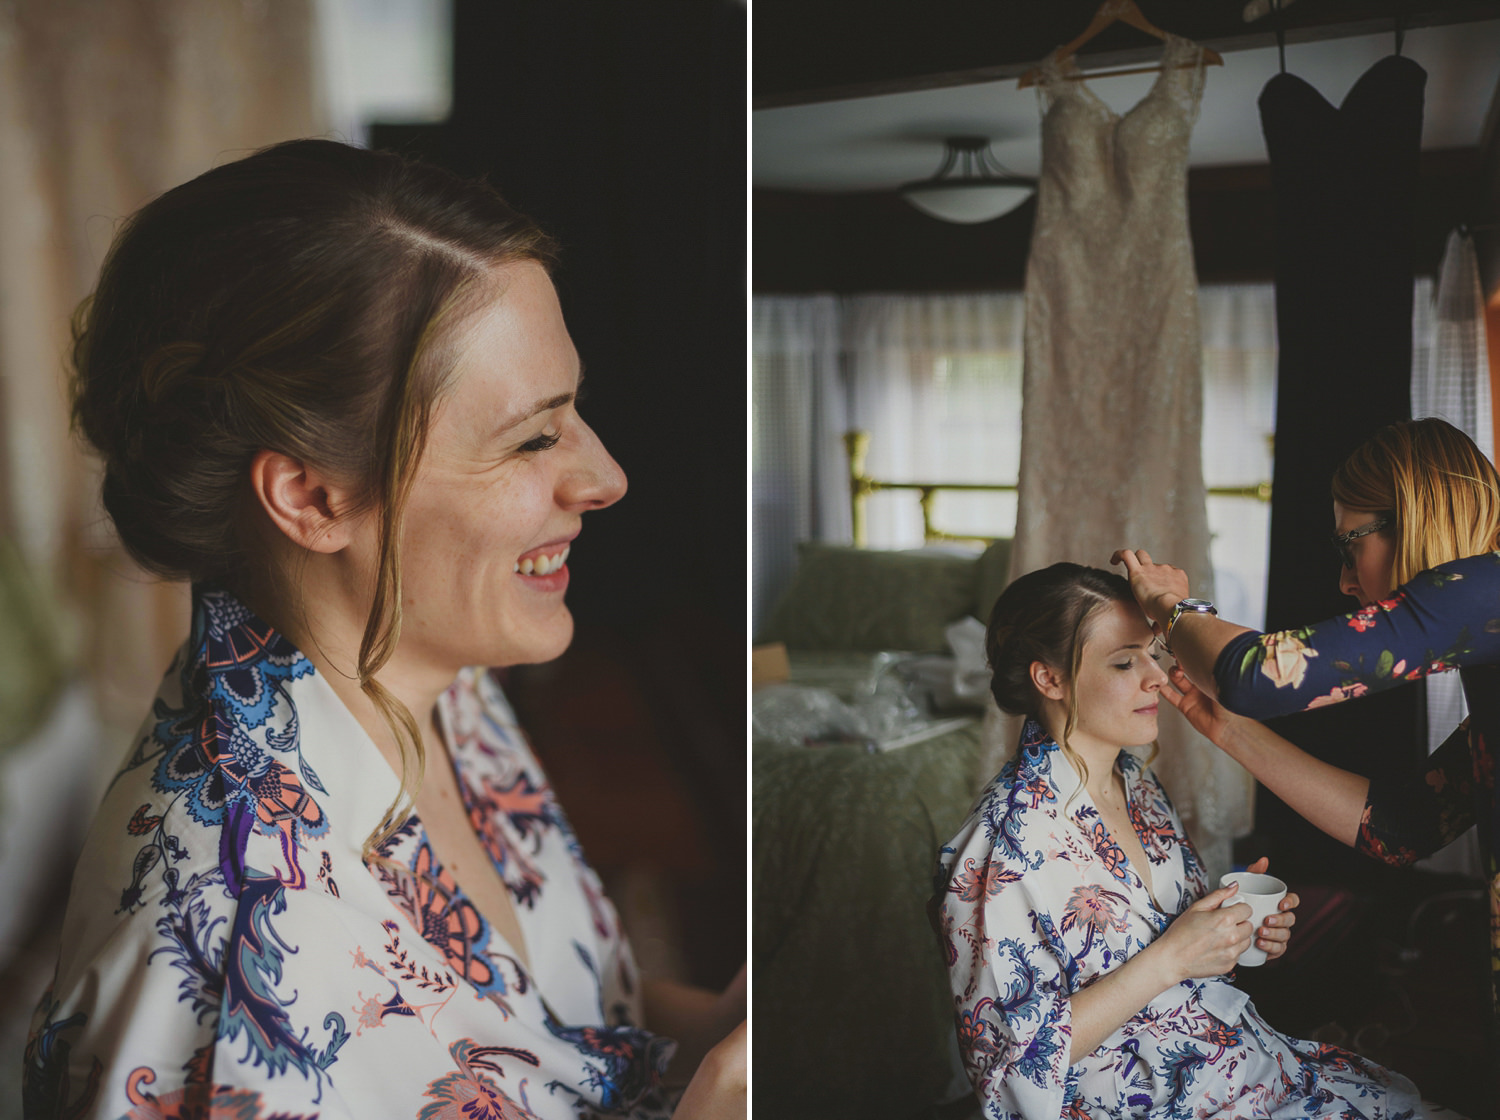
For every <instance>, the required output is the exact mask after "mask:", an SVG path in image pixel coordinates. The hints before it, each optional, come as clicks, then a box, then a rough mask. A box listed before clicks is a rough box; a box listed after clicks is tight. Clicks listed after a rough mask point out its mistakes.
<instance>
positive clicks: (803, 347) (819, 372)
mask: <svg viewBox="0 0 1500 1120" xmlns="http://www.w3.org/2000/svg"><path fill="white" fill-rule="evenodd" d="M752 319H753V325H752V355H753V358H752V363H751V366H752V371H751V400H752V402H753V411H752V413H751V451H750V462H751V466H750V472H751V509H752V518H753V521H754V527H755V531H754V533H753V534H752V538H751V539H752V545H751V633H755V632H757V631H759V629H760V627H761V626H762V624H764V622H765V620H766V618H767V616H768V615H769V614H770V610H771V607H772V606H773V605H775V602H776V597H777V596H778V595H779V594H780V593H781V591H782V590H783V589H784V588H785V587H786V585H787V583H788V582H789V581H790V580H791V576H792V569H793V567H794V565H795V564H796V545H797V542H798V541H803V540H847V539H848V537H849V531H850V530H849V519H850V517H849V481H848V479H849V472H848V468H847V466H846V460H845V455H844V444H843V436H844V432H845V431H846V430H847V429H848V427H849V423H848V407H847V401H846V392H845V386H844V381H843V378H842V376H841V375H840V371H839V365H840V358H839V335H838V324H839V315H838V301H837V299H836V298H835V297H833V296H827V295H820V296H806V297H798V296H786V297H782V296H758V297H756V299H755V301H754V305H753V309H752Z"/></svg>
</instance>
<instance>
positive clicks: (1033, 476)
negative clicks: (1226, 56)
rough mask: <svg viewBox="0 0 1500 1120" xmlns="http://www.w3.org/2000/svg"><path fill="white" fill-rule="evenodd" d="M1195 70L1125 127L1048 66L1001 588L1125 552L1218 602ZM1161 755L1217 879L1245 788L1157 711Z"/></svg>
mask: <svg viewBox="0 0 1500 1120" xmlns="http://www.w3.org/2000/svg"><path fill="white" fill-rule="evenodd" d="M1199 57H1200V51H1199V48H1198V46H1197V45H1196V44H1194V43H1191V42H1188V41H1187V40H1184V39H1179V38H1176V37H1172V38H1169V39H1168V41H1167V45H1166V47H1165V49H1164V52H1163V55H1162V64H1163V69H1162V71H1161V73H1160V75H1159V77H1158V78H1157V80H1156V82H1155V84H1154V85H1153V86H1152V88H1151V91H1150V92H1149V93H1148V94H1146V96H1145V97H1144V98H1142V100H1141V101H1140V102H1139V103H1138V104H1137V105H1136V106H1135V107H1134V108H1132V109H1130V110H1129V111H1128V112H1127V113H1125V114H1124V115H1123V116H1120V115H1116V114H1115V113H1114V112H1112V111H1111V110H1110V109H1109V107H1108V106H1107V105H1105V104H1104V102H1103V101H1101V100H1100V99H1099V98H1098V97H1097V96H1095V94H1094V93H1093V91H1092V90H1090V89H1089V88H1088V86H1087V85H1086V84H1085V83H1084V82H1082V81H1077V80H1073V81H1070V80H1068V78H1067V75H1068V74H1069V73H1070V72H1074V71H1073V69H1072V66H1071V63H1063V64H1061V65H1059V64H1058V63H1056V62H1055V61H1053V60H1049V61H1048V62H1047V63H1046V64H1044V66H1043V70H1042V74H1043V77H1042V80H1041V82H1040V84H1039V86H1038V92H1039V95H1040V99H1041V102H1042V109H1043V117H1042V171H1041V182H1040V185H1039V188H1038V197H1037V215H1036V226H1035V229H1034V232H1033V233H1032V240H1031V256H1030V259H1029V261H1028V263H1027V268H1026V365H1025V375H1024V382H1023V385H1024V388H1023V396H1022V399H1023V402H1024V403H1023V406H1022V422H1021V428H1022V432H1023V436H1022V442H1021V471H1020V487H1019V489H1020V495H1019V506H1018V512H1017V516H1016V537H1015V549H1014V553H1013V558H1012V565H1011V574H1012V575H1013V576H1015V575H1020V574H1021V573H1024V572H1028V571H1031V570H1033V569H1035V568H1040V567H1045V566H1046V565H1048V564H1052V563H1055V562H1056V561H1059V560H1071V561H1074V562H1077V563H1080V564H1090V565H1094V566H1097V567H1108V562H1109V556H1110V553H1111V552H1113V551H1114V550H1115V549H1117V548H1120V547H1123V546H1127V545H1128V546H1130V547H1134V548H1145V549H1147V550H1149V551H1150V552H1151V554H1152V556H1153V557H1155V558H1156V559H1158V560H1161V561H1165V562H1167V563H1171V564H1175V565H1177V566H1178V567H1181V568H1184V569H1186V571H1187V572H1188V575H1189V577H1190V579H1191V586H1192V589H1193V593H1194V594H1195V595H1197V596H1200V597H1203V598H1211V597H1212V595H1213V569H1212V567H1211V565H1210V562H1209V554H1208V544H1209V535H1208V519H1207V513H1206V510H1205V504H1204V487H1203V461H1202V448H1201V432H1202V412H1203V403H1202V395H1203V379H1202V370H1201V365H1202V342H1201V339H1200V336H1199V330H1198V295H1197V292H1198V282H1197V276H1196V274H1195V272H1194V269H1193V253H1192V244H1191V242H1190V240H1189V238H1188V224H1187V157H1188V144H1189V141H1190V138H1191V135H1192V129H1193V123H1194V121H1195V120H1196V118H1197V115H1198V102H1199V98H1200V96H1201V94H1202V90H1203V68H1202V66H1201V64H1195V63H1196V62H1197V60H1198V59H1199ZM999 722H1009V721H992V727H994V728H996V733H997V734H1000V735H1003V736H1004V739H1005V743H1006V745H1007V746H1008V745H1009V744H1013V743H1014V742H1015V734H1014V732H1015V730H1016V728H1015V727H1004V728H1003V730H1001V729H999V727H998V723H999ZM1161 748H1162V749H1161V755H1160V757H1159V758H1158V759H1157V760H1156V762H1155V763H1154V764H1153V768H1154V769H1155V770H1156V771H1157V773H1158V774H1159V775H1160V777H1161V780H1162V782H1163V784H1164V785H1165V786H1166V788H1167V791H1168V793H1169V794H1170V796H1171V797H1172V800H1173V802H1174V803H1175V804H1176V806H1177V809H1178V811H1179V812H1180V813H1181V815H1182V817H1183V819H1184V822H1185V823H1186V825H1187V829H1188V832H1189V834H1190V835H1191V836H1192V838H1193V840H1194V842H1195V843H1196V844H1197V846H1198V849H1199V851H1200V852H1201V853H1202V856H1203V858H1204V861H1205V863H1206V864H1207V867H1208V869H1209V871H1210V872H1211V873H1212V874H1213V875H1214V876H1215V877H1216V876H1217V875H1218V874H1219V873H1220V872H1223V871H1227V870H1228V869H1229V841H1230V837H1231V835H1233V834H1234V833H1236V832H1240V831H1246V830H1248V828H1249V790H1250V785H1251V783H1250V778H1249V775H1248V774H1246V773H1245V771H1244V770H1243V769H1241V768H1240V767H1239V766H1238V764H1236V763H1234V762H1232V761H1231V760H1230V759H1229V758H1228V757H1227V756H1226V755H1224V754H1223V753H1222V752H1221V751H1219V750H1218V749H1217V748H1215V747H1214V746H1212V745H1211V744H1210V743H1208V742H1207V740H1205V739H1203V738H1202V737H1200V736H1198V735H1197V734H1196V733H1194V732H1192V731H1191V730H1190V729H1189V728H1188V727H1187V726H1186V724H1185V723H1184V722H1183V721H1182V720H1181V719H1179V718H1178V717H1177V716H1176V715H1175V714H1171V713H1167V712H1165V711H1163V713H1162V716H1161Z"/></svg>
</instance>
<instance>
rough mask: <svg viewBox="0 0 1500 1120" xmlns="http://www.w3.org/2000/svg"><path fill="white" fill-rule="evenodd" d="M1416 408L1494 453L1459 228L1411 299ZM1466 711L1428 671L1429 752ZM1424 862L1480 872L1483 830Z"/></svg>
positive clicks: (1474, 299) (1481, 333)
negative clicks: (1431, 277) (1431, 276)
mask: <svg viewBox="0 0 1500 1120" xmlns="http://www.w3.org/2000/svg"><path fill="white" fill-rule="evenodd" d="M1411 414H1412V417H1413V419H1420V418H1422V417H1425V416H1439V417H1442V418H1443V419H1444V420H1447V421H1448V422H1449V423H1450V424H1452V425H1453V426H1454V427H1455V428H1458V429H1460V430H1461V431H1463V432H1465V433H1466V434H1467V435H1468V436H1469V437H1470V438H1471V439H1473V441H1474V442H1475V443H1476V444H1478V445H1479V449H1480V450H1481V451H1483V452H1484V453H1485V454H1486V455H1487V456H1489V457H1490V459H1491V460H1493V459H1494V457H1495V436H1494V428H1493V422H1492V419H1491V412H1490V366H1489V354H1488V351H1487V347H1486V340H1485V325H1484V289H1483V287H1482V285H1481V284H1480V280H1479V261H1478V258H1477V257H1476V256H1475V253H1474V242H1473V239H1472V238H1470V237H1468V236H1467V235H1466V234H1462V233H1459V232H1458V231H1454V232H1453V233H1451V234H1449V236H1448V244H1447V247H1446V249H1445V251H1444V253H1443V261H1442V265H1441V266H1440V268H1439V270H1438V279H1437V285H1436V290H1434V286H1433V283H1432V281H1431V280H1429V279H1428V278H1426V277H1422V278H1420V279H1418V281H1417V291H1416V298H1415V299H1414V300H1413V301H1412V373H1411ZM1468 714H1469V708H1468V705H1467V704H1466V703H1465V702H1464V693H1463V683H1462V682H1461V681H1460V680H1459V677H1458V674H1457V673H1437V674H1434V675H1433V676H1430V677H1428V678H1427V752H1428V753H1429V754H1431V753H1432V752H1433V751H1435V750H1436V749H1437V748H1438V746H1439V745H1440V744H1441V743H1442V741H1443V740H1444V739H1445V738H1446V737H1447V736H1448V734H1449V733H1450V732H1451V731H1452V730H1453V728H1455V727H1457V726H1458V724H1459V723H1460V722H1461V721H1462V720H1463V719H1464V718H1465V717H1466V716H1467V715H1468ZM1421 866H1423V867H1429V868H1431V869H1432V870H1434V871H1446V872H1452V873H1456V874H1462V875H1470V876H1473V877H1475V878H1481V877H1482V872H1481V870H1480V868H1481V863H1480V859H1479V837H1478V834H1477V832H1476V831H1475V830H1474V829H1472V828H1471V829H1470V830H1469V831H1468V832H1467V833H1465V834H1464V835H1463V836H1462V837H1461V838H1460V839H1459V840H1457V841H1456V842H1454V843H1452V844H1449V845H1448V846H1447V847H1446V848H1444V849H1443V850H1442V851H1440V852H1437V853H1435V854H1434V855H1432V856H1431V857H1429V858H1428V859H1425V860H1423V861H1422V862H1421Z"/></svg>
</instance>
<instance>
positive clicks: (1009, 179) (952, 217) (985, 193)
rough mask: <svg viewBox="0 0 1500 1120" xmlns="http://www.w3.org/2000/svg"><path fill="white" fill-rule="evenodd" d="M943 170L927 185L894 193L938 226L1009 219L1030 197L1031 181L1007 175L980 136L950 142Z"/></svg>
mask: <svg viewBox="0 0 1500 1120" xmlns="http://www.w3.org/2000/svg"><path fill="white" fill-rule="evenodd" d="M943 145H944V147H946V149H947V151H946V152H944V154H943V164H942V166H941V167H939V168H938V169H937V172H936V173H935V174H934V175H933V176H932V178H930V179H919V180H918V181H917V182H915V183H907V184H906V185H904V186H902V187H901V188H899V193H900V195H901V197H902V198H904V199H906V201H907V202H909V203H911V204H912V205H913V206H915V207H916V208H917V209H918V210H920V211H922V212H923V213H924V214H930V215H931V216H932V217H934V218H937V219H939V220H941V221H944V222H961V223H964V224H966V225H972V224H975V223H978V222H989V221H993V220H994V219H995V218H998V217H1000V215H1002V214H1009V213H1010V212H1011V211H1012V210H1014V209H1015V208H1016V207H1017V206H1019V205H1021V203H1023V202H1025V201H1026V200H1027V199H1028V198H1030V197H1031V196H1032V194H1033V193H1034V192H1035V191H1036V180H1035V179H1028V178H1026V177H1025V176H1022V175H1012V174H1011V173H1010V172H1009V171H1007V170H1006V169H1005V167H1003V166H1002V165H1001V163H1000V161H999V160H997V159H996V158H995V157H994V155H993V154H992V153H991V152H990V142H989V140H988V139H987V138H985V137H983V136H950V137H948V138H947V139H945V140H944V141H943Z"/></svg>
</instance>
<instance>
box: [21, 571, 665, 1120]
mask: <svg viewBox="0 0 1500 1120" xmlns="http://www.w3.org/2000/svg"><path fill="white" fill-rule="evenodd" d="M439 717H440V722H441V724H442V728H443V731H444V734H445V737H446V738H447V745H448V750H449V754H450V756H451V759H452V763H453V766H454V768H455V772H456V774H457V776H458V779H459V788H460V791H461V792H462V794H463V797H464V801H465V806H466V808H467V810H468V814H469V819H470V821H471V822H472V824H473V826H474V828H475V831H476V832H477V834H478V836H479V838H480V840H481V842H482V843H483V845H484V847H485V849H486V850H487V852H488V854H489V856H490V858H491V860H492V862H493V864H494V867H495V869H496V871H498V872H499V874H500V876H501V878H502V879H503V880H504V882H505V884H506V886H507V887H508V888H509V894H510V898H511V900H512V902H513V903H514V905H515V909H516V916H517V920H518V922H519V923H520V926H521V930H522V933H523V935H524V937H525V941H526V946H527V948H528V950H529V953H530V957H531V967H530V968H526V967H523V966H522V965H521V964H520V962H519V961H518V960H517V958H516V956H515V954H514V952H513V951H512V950H511V948H510V947H509V946H508V945H507V944H506V943H505V941H504V940H503V938H502V937H501V936H500V934H499V933H498V932H496V931H495V930H493V929H491V928H490V926H489V923H488V922H486V920H485V919H484V917H483V916H482V915H480V913H479V912H478V910H476V909H475V907H474V906H473V905H472V904H471V903H470V902H469V900H468V899H467V898H465V896H464V894H463V892H462V891H461V890H460V889H459V888H458V886H457V884H456V883H455V882H454V880H453V878H452V877H451V876H450V875H449V874H448V873H447V871H445V870H444V868H443V867H442V865H441V864H440V863H439V862H438V860H437V858H436V856H435V855H434V854H433V850H432V848H431V846H430V844H429V843H428V841H427V837H426V834H425V832H424V830H423V828H422V824H421V821H419V820H418V819H416V818H415V817H413V818H412V819H410V820H409V821H408V822H407V823H406V825H405V826H404V827H403V828H402V829H401V830H400V832H398V833H397V834H396V836H395V837H394V838H393V839H392V840H390V841H389V842H387V843H386V844H385V845H384V846H383V847H382V849H381V851H382V853H383V855H384V856H385V857H386V862H381V861H372V863H371V864H370V865H369V866H366V864H365V863H364V861H363V860H362V858H361V849H362V847H363V845H364V842H365V840H366V838H367V837H368V836H369V835H370V833H371V832H372V831H373V830H374V828H375V826H376V825H377V824H378V823H379V822H380V820H381V819H382V817H383V815H384V813H385V811H386V809H387V807H388V806H389V805H390V803H391V801H392V800H393V799H394V796H395V793H396V789H397V785H398V782H397V779H396V776H395V774H394V773H393V772H392V771H391V769H390V767H389V766H388V765H387V764H386V763H385V761H384V759H383V758H382V756H381V755H380V753H379V751H378V749H377V748H376V747H375V745H374V743H373V742H372V741H371V740H370V738H369V737H368V736H367V735H366V734H365V732H364V730H363V729H362V728H361V727H360V725H359V724H358V723H357V722H356V720H355V718H354V716H353V715H352V714H351V713H350V712H349V710H348V709H347V708H346V707H345V706H344V704H343V703H342V701H340V700H339V699H338V697H337V696H336V695H335V693H334V692H333V690H332V689H331V688H330V687H329V685H328V683H327V682H326V681H325V680H323V679H322V678H321V677H320V676H319V675H318V674H317V673H316V672H315V671H314V669H313V665H312V663H311V662H310V661H308V659H307V658H306V657H304V656H303V655H302V654H301V653H299V652H298V651H297V650H296V649H295V648H293V647H292V645H291V644H290V643H289V642H287V641H286V640H285V639H284V638H282V637H281V635H279V634H278V633H277V632H276V631H275V630H273V629H272V628H270V627H269V626H266V625H265V624H264V623H262V622H260V621H259V620H258V619H256V618H255V617H254V616H253V615H252V614H251V613H250V612H249V611H248V610H246V609H245V608H244V607H243V606H241V605H240V604H239V603H238V602H236V601H235V600H234V599H233V598H232V597H230V596H229V595H227V594H225V593H223V592H218V591H203V590H199V591H197V592H196V593H195V595H194V609H193V626H192V634H191V636H190V638H189V640H188V643H187V645H186V646H185V647H184V648H183V649H182V651H181V652H180V653H179V654H178V657H177V659H176V661H175V662H174V664H173V666H172V668H171V669H169V671H168V673H167V676H166V679H165V680H164V682H163V684H162V688H161V691H160V692H159V694H158V696H157V699H156V702H155V704H154V706H153V708H152V711H151V714H150V716H149V717H148V718H147V720H146V723H145V726H144V728H143V729H142V731H141V733H140V734H139V736H138V737H137V739H136V741H135V743H134V745H133V747H132V749H131V751H130V753H129V755H128V757H127V759H126V762H125V764H124V766H123V768H122V769H121V770H120V772H119V773H118V774H117V775H116V777H115V779H114V781H113V784H112V785H111V787H110V789H109V792H108V793H107V794H106V796H105V798H104V802H103V805H102V806H101V808H100V810H99V813H98V816H97V817H96V819H95V821H94V824H93V827H92V829H91V831H90V834H89V838H88V841H87V844H86V847H85V850H84V853H83V856H82V858H81V859H80V861H79V864H78V868H77V871H76V872H75V875H74V881H73V887H72V895H71V897H70V899H69V904H68V914H67V919H66V922H65V927H64V931H63V939H62V951H61V958H60V960H59V962H58V967H57V975H56V978H55V980H54V982H53V985H52V987H51V989H50V990H49V991H48V992H47V994H46V995H45V996H44V997H43V999H42V1002H41V1006H40V1007H39V1008H38V1009H37V1012H36V1015H35V1018H34V1019H33V1023H32V1030H31V1036H30V1039H29V1040H28V1042H27V1044H26V1052H25V1087H24V1109H25V1115H26V1116H27V1117H28V1118H35V1120H39V1118H42V1117H69V1118H73V1117H130V1118H138V1120H144V1118H147V1117H150V1118H153V1120H165V1118H169V1117H178V1118H184V1120H185V1118H186V1117H189V1116H191V1117H200V1116H201V1117H206V1116H209V1115H212V1116H214V1117H223V1118H226V1120H227V1118H230V1117H233V1118H235V1120H254V1118H265V1120H270V1118H272V1117H275V1118H278V1120H294V1118H304V1120H305V1118H310V1117H315V1116H316V1117H350V1118H359V1120H367V1118H370V1117H382V1118H385V1117H412V1118H414V1120H523V1118H526V1117H533V1116H535V1117H542V1118H553V1117H556V1118H570V1120H571V1118H574V1117H578V1116H584V1115H595V1114H601V1113H610V1114H621V1115H631V1116H658V1115H664V1114H666V1113H667V1112H669V1111H670V1109H669V1108H667V1107H666V1104H665V1101H664V1100H663V1098H662V1094H661V1091H660V1088H659V1080H660V1074H661V1071H662V1069H663V1067H664V1065H665V1062H666V1059H667V1057H668V1056H669V1055H670V1053H671V1049H672V1045H673V1044H672V1043H671V1042H670V1041H669V1040H667V1039H662V1038H656V1037H653V1036H652V1035H650V1034H648V1033H646V1032H645V1031H643V1030H640V1029H638V1028H637V1027H635V1026H633V1025H632V1024H634V1023H636V1022H638V1021H639V1014H640V1011H639V996H638V988H637V982H636V976H635V971H634V966H633V964H632V961H631V957H630V952H629V949H628V946H627V945H626V942H625V939H624V936H623V933H622V931H621V929H620V926H619V922H618V919H617V917H616V915H615V912H614V909H613V908H612V907H611V905H610V903H609V902H608V901H607V900H606V899H605V898H604V896H603V894H602V892H601V890H600V886H599V880H598V878H597V877H596V876H595V875H594V873H593V871H592V870H590V868H589V867H588V865H587V864H586V863H585V862H584V860H583V856H582V854H581V852H580V851H579V849H578V845H577V842H576V841H575V840H574V838H573V834H572V832H571V830H570V829H569V827H568V824H567V822H566V820H565V819H564V818H563V815H562V812H561V810H560V809H559V808H558V805H557V802H556V801H555V800H554V799H553V796H552V793H551V790H550V789H549V787H548V785H547V780H546V778H545V776H544V775H543V774H542V772H541V769H540V768H539V767H538V765H537V762H536V759H535V758H534V757H533V756H532V754H531V752H530V750H529V749H528V747H527V745H526V743H525V740H524V738H523V736H522V734H521V732H520V731H519V729H518V728H517V727H516V723H515V719H514V717H513V716H512V714H511V712H510V709H509V707H508V705H507V703H506V701H505V698H504V696H503V695H502V694H501V692H500V690H499V688H498V686H497V685H496V684H495V683H494V681H493V680H491V679H490V677H489V675H488V674H487V673H486V672H484V671H483V670H478V669H470V670H465V671H464V672H463V673H462V674H460V676H459V677H458V679H457V680H456V681H455V682H454V684H453V685H452V686H451V687H450V688H449V689H448V691H447V692H446V693H445V694H444V695H443V697H442V699H441V701H440V704H439ZM435 761H438V762H441V759H438V760H435Z"/></svg>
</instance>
